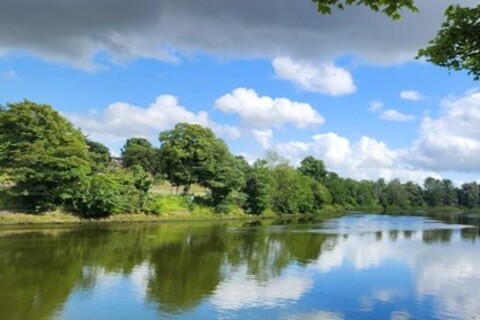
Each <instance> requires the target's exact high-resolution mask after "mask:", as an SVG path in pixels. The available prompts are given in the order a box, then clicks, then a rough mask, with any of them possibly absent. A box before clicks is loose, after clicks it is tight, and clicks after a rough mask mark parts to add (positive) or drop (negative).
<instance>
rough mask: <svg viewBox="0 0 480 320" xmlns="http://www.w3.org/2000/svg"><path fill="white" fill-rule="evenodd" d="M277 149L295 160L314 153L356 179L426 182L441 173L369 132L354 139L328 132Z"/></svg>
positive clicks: (328, 166) (347, 175)
mask: <svg viewBox="0 0 480 320" xmlns="http://www.w3.org/2000/svg"><path fill="white" fill-rule="evenodd" d="M274 149H275V150H277V151H278V152H279V153H280V154H282V155H284V156H285V157H287V158H288V159H289V160H290V161H291V162H292V163H294V164H298V163H299V162H300V161H301V160H302V159H303V158H305V157H306V156H309V155H313V156H314V157H316V158H318V159H322V160H324V161H325V164H326V166H327V168H328V169H329V170H331V171H335V172H337V173H339V174H340V175H342V176H345V177H351V178H355V179H377V178H385V179H387V180H391V179H394V178H399V179H400V180H402V181H408V180H411V181H415V182H417V183H423V180H424V179H425V178H427V177H429V176H432V177H439V175H438V174H436V173H435V172H432V171H426V170H422V169H420V168H415V167H412V166H409V165H408V163H407V162H405V161H404V158H405V157H404V150H391V149H390V148H388V146H387V145H386V144H385V143H384V142H381V141H377V140H375V139H373V138H370V137H366V136H363V137H361V138H360V140H358V141H356V142H354V143H351V142H350V140H349V139H347V138H345V137H342V136H339V135H338V134H336V133H333V132H329V133H325V134H318V135H315V136H313V137H312V140H311V141H309V142H301V141H290V142H287V143H279V144H276V145H275V146H274Z"/></svg>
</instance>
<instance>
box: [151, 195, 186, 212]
mask: <svg viewBox="0 0 480 320" xmlns="http://www.w3.org/2000/svg"><path fill="white" fill-rule="evenodd" d="M190 209H192V201H191V200H190V199H189V197H187V196H150V197H149V198H148V200H147V203H146V205H145V211H146V212H147V213H150V214H156V215H159V214H168V213H179V212H182V213H185V212H188V211H189V210H190Z"/></svg>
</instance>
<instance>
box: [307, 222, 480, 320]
mask: <svg viewBox="0 0 480 320" xmlns="http://www.w3.org/2000/svg"><path fill="white" fill-rule="evenodd" d="M385 219H386V220H384V221H380V222H379V221H374V220H375V219H372V218H371V217H362V218H361V219H358V218H357V219H352V220H350V221H346V222H345V223H346V224H345V227H348V230H347V229H345V230H344V231H345V232H347V231H348V233H349V236H348V237H337V238H336V239H332V241H330V242H328V243H326V245H325V247H326V248H330V249H329V250H324V252H323V253H322V255H321V256H320V257H319V259H318V260H317V262H316V263H315V268H318V270H319V271H320V272H321V273H328V272H331V271H332V270H335V269H337V268H340V267H342V266H344V265H353V267H354V268H355V269H357V270H367V269H372V268H378V267H381V266H382V265H383V264H384V263H385V262H386V261H389V263H391V262H392V261H395V262H397V263H401V264H403V265H405V266H408V268H409V270H411V272H412V278H413V281H414V284H415V285H414V288H415V291H416V294H417V297H418V298H419V299H423V298H424V297H433V299H434V313H435V315H436V318H445V317H448V316H447V315H455V317H459V318H462V319H472V318H475V316H476V315H478V314H480V305H479V304H478V301H479V299H480V292H479V291H478V290H477V288H478V286H479V285H480V271H479V269H478V268H477V266H478V264H479V263H480V256H479V255H478V246H474V245H466V244H465V243H464V242H463V240H462V238H461V235H460V232H461V231H460V230H461V229H463V228H465V227H466V226H459V225H447V224H444V223H439V222H432V221H428V220H425V219H423V220H420V221H419V219H421V218H412V219H413V220H411V221H408V220H405V221H402V222H400V221H396V224H395V229H396V230H397V231H402V230H413V231H415V232H414V233H413V234H412V236H411V237H408V238H407V237H406V236H405V234H404V233H402V232H399V233H398V236H397V237H396V238H395V241H392V240H391V239H390V238H389V231H391V221H389V220H391V219H392V218H388V217H387V218H385ZM352 223H353V225H352ZM340 227H342V226H341V225H340ZM365 228H368V230H365ZM334 230H335V231H337V233H340V234H341V233H342V231H339V230H338V229H334ZM434 230H438V232H439V233H445V232H446V231H451V233H452V237H451V240H450V241H449V242H443V243H425V241H424V239H425V238H428V237H429V235H431V234H433V233H434V232H435V231H434ZM329 231H330V232H332V228H330V229H329ZM352 233H353V234H352ZM378 233H381V234H382V237H380V238H379V237H377V234H378ZM333 240H334V241H333ZM392 294H393V295H394V294H395V292H392V291H390V290H388V288H386V289H382V290H380V291H373V292H372V295H371V297H367V298H368V299H367V300H366V299H365V297H363V298H362V299H361V302H363V303H362V304H364V307H368V308H373V307H374V304H375V303H384V302H386V301H388V300H389V299H390V298H393V297H394V296H392ZM365 302H367V303H366V304H365Z"/></svg>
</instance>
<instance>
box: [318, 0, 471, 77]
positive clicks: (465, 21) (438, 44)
mask: <svg viewBox="0 0 480 320" xmlns="http://www.w3.org/2000/svg"><path fill="white" fill-rule="evenodd" d="M312 1H313V2H314V3H316V4H317V10H318V12H320V13H322V14H330V13H331V12H332V8H333V7H337V8H339V9H344V7H345V6H347V5H348V6H351V5H357V6H358V5H364V6H366V7H368V8H370V9H372V10H373V11H381V12H382V13H384V14H385V15H387V16H388V17H390V18H392V19H394V20H399V19H401V11H402V10H403V9H408V10H410V11H411V12H418V8H417V7H416V6H415V0H312ZM445 18H446V19H445V22H444V23H443V24H442V26H441V28H440V30H439V31H438V33H437V35H436V36H435V38H434V39H432V40H430V42H429V46H428V47H427V48H425V49H420V50H419V51H418V54H417V56H416V58H417V59H420V58H425V59H426V60H427V61H428V62H431V63H433V64H435V65H437V66H440V67H446V68H448V69H451V70H456V71H459V70H466V71H467V72H468V74H469V75H472V76H473V78H474V80H480V42H479V41H478V30H479V28H480V5H477V6H476V7H472V8H470V7H461V6H459V5H458V4H455V5H450V6H449V7H448V8H447V9H446V10H445Z"/></svg>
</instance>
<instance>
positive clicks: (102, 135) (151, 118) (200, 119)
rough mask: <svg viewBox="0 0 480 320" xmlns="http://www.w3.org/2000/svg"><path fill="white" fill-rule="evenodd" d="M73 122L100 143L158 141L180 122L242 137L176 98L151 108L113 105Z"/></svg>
mask: <svg viewBox="0 0 480 320" xmlns="http://www.w3.org/2000/svg"><path fill="white" fill-rule="evenodd" d="M69 118H70V120H71V121H72V122H73V123H74V124H75V125H76V126H78V127H80V128H81V129H82V130H83V131H84V132H85V133H87V134H90V135H91V136H92V137H96V138H99V139H118V140H123V139H125V138H127V137H131V136H143V137H147V138H153V137H156V135H157V134H158V133H159V132H160V131H163V130H166V129H170V128H172V127H173V126H174V125H175V124H177V123H178V122H187V123H195V124H200V125H202V126H206V127H210V128H212V129H213V130H214V131H215V132H216V133H217V134H219V135H221V136H228V137H232V138H236V137H238V136H239V135H240V132H239V130H238V129H237V128H236V127H231V126H225V125H219V124H217V123H215V122H213V121H211V120H210V118H209V116H208V113H207V112H205V111H199V112H197V113H194V112H192V111H189V110H188V109H187V108H185V107H183V106H181V105H180V104H179V101H178V99H177V98H176V97H174V96H171V95H162V96H159V97H158V98H157V99H156V100H155V102H153V103H152V104H150V105H149V106H148V107H147V108H141V107H138V106H134V105H131V104H128V103H125V102H117V103H113V104H111V105H109V106H108V107H107V108H106V109H105V111H103V112H100V113H98V112H92V113H91V114H89V115H78V114H74V115H70V116H69Z"/></svg>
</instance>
